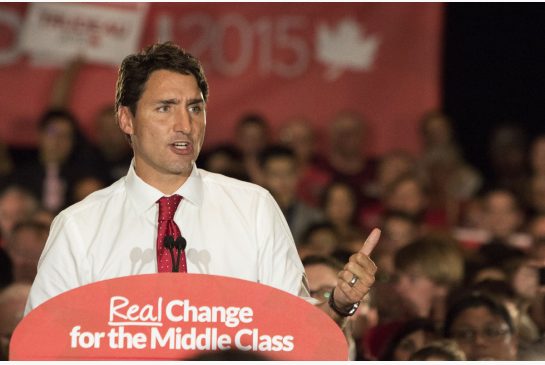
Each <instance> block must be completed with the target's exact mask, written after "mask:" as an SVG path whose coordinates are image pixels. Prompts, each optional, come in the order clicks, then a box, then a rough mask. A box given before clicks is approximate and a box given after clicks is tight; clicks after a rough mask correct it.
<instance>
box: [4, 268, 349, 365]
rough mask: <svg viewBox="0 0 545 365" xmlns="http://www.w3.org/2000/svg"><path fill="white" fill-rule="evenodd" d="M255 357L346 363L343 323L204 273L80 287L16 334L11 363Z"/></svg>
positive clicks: (286, 298)
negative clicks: (236, 353) (235, 353)
mask: <svg viewBox="0 0 545 365" xmlns="http://www.w3.org/2000/svg"><path fill="white" fill-rule="evenodd" d="M230 349H234V350H241V351H255V352H259V353H261V354H262V355H264V356H266V357H268V358H270V359H273V360H346V359H347V358H348V354H347V344H346V340H345V338H344V336H343V334H342V332H341V330H340V329H339V328H338V326H337V325H336V324H335V323H334V322H333V321H332V320H331V319H330V318H329V317H328V316H327V315H326V314H325V313H323V312H322V311H321V310H320V309H318V308H316V307H314V306H313V305H311V304H309V303H307V302H305V301H304V300H302V299H300V298H298V297H296V296H293V295H290V294H288V293H285V292H283V291H281V290H278V289H275V288H272V287H269V286H266V285H260V284H256V283H253V282H249V281H246V280H240V279H233V278H227V277H220V276H214V275H201V274H174V273H173V274H170V273H161V274H150V275H135V276H128V277H123V278H118V279H111V280H105V281H101V282H97V283H93V284H90V285H86V286H83V287H80V288H77V289H74V290H70V291H68V292H66V293H63V294H61V295H59V296H57V297H54V298H52V299H50V300H48V301H47V302H45V303H43V304H42V305H40V306H39V307H37V308H36V309H34V310H33V311H32V312H30V313H29V314H28V315H27V316H26V317H25V318H24V319H23V321H22V322H21V323H20V324H19V326H18V327H17V328H16V330H15V332H14V334H13V337H12V342H11V348H10V360H83V359H87V360H103V359H124V360H129V359H137V360H138V359H141V360H155V359H170V360H181V359H188V358H191V357H192V356H195V355H197V354H198V353H200V352H209V351H217V350H230Z"/></svg>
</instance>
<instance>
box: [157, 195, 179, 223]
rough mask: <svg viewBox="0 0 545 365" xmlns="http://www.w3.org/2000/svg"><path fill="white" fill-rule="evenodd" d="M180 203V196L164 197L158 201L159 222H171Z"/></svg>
mask: <svg viewBox="0 0 545 365" xmlns="http://www.w3.org/2000/svg"><path fill="white" fill-rule="evenodd" d="M181 201H182V197H181V196H180V195H172V196H164V197H162V198H161V199H159V201H158V202H159V220H160V221H168V220H172V219H173V218H174V213H176V209H177V208H178V205H179V204H180V202H181Z"/></svg>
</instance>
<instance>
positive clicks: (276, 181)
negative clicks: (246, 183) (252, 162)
mask: <svg viewBox="0 0 545 365" xmlns="http://www.w3.org/2000/svg"><path fill="white" fill-rule="evenodd" d="M259 164H260V167H261V170H262V172H261V176H262V178H263V187H265V188H266V189H268V190H269V192H270V193H271V195H272V196H273V197H274V199H275V200H276V202H277V203H278V205H279V206H280V209H281V210H282V213H284V217H286V221H287V222H288V226H289V227H290V230H291V233H292V235H293V238H294V239H295V242H299V241H300V239H301V235H302V233H303V232H304V231H305V229H307V227H308V226H309V225H311V224H313V223H316V222H320V221H322V220H323V215H322V212H321V211H319V210H318V209H316V208H312V207H310V206H308V205H307V204H305V203H303V202H302V201H300V200H299V199H298V198H297V181H298V179H299V168H298V165H297V160H296V159H295V154H294V153H293V151H292V150H291V149H289V148H288V147H284V146H277V145H271V146H269V147H267V148H265V149H264V150H263V151H261V153H260V155H259Z"/></svg>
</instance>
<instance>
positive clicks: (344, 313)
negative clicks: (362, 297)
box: [328, 288, 360, 317]
mask: <svg viewBox="0 0 545 365" xmlns="http://www.w3.org/2000/svg"><path fill="white" fill-rule="evenodd" d="M333 294H335V288H333V289H331V294H330V295H329V301H328V303H329V306H330V307H331V309H333V311H334V312H335V313H337V314H338V315H339V316H341V317H350V316H351V315H353V314H354V313H356V310H357V309H358V307H359V306H360V302H356V303H354V304H352V307H350V309H349V310H348V311H346V310H343V309H340V308H339V307H337V305H336V304H335V299H334V296H333Z"/></svg>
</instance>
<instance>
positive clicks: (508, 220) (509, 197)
mask: <svg viewBox="0 0 545 365" xmlns="http://www.w3.org/2000/svg"><path fill="white" fill-rule="evenodd" d="M524 219H525V217H524V210H523V208H522V206H521V203H520V201H519V199H518V197H517V195H515V193H513V192H512V191H510V190H507V189H492V190H489V191H488V192H487V193H486V194H485V195H484V199H483V227H482V228H483V229H484V230H485V231H487V232H488V234H489V235H490V239H489V241H496V242H499V243H503V244H506V245H508V246H513V247H518V248H521V249H527V248H529V247H530V245H531V239H530V237H529V235H527V234H525V233H523V232H521V230H522V225H523V223H524Z"/></svg>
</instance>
